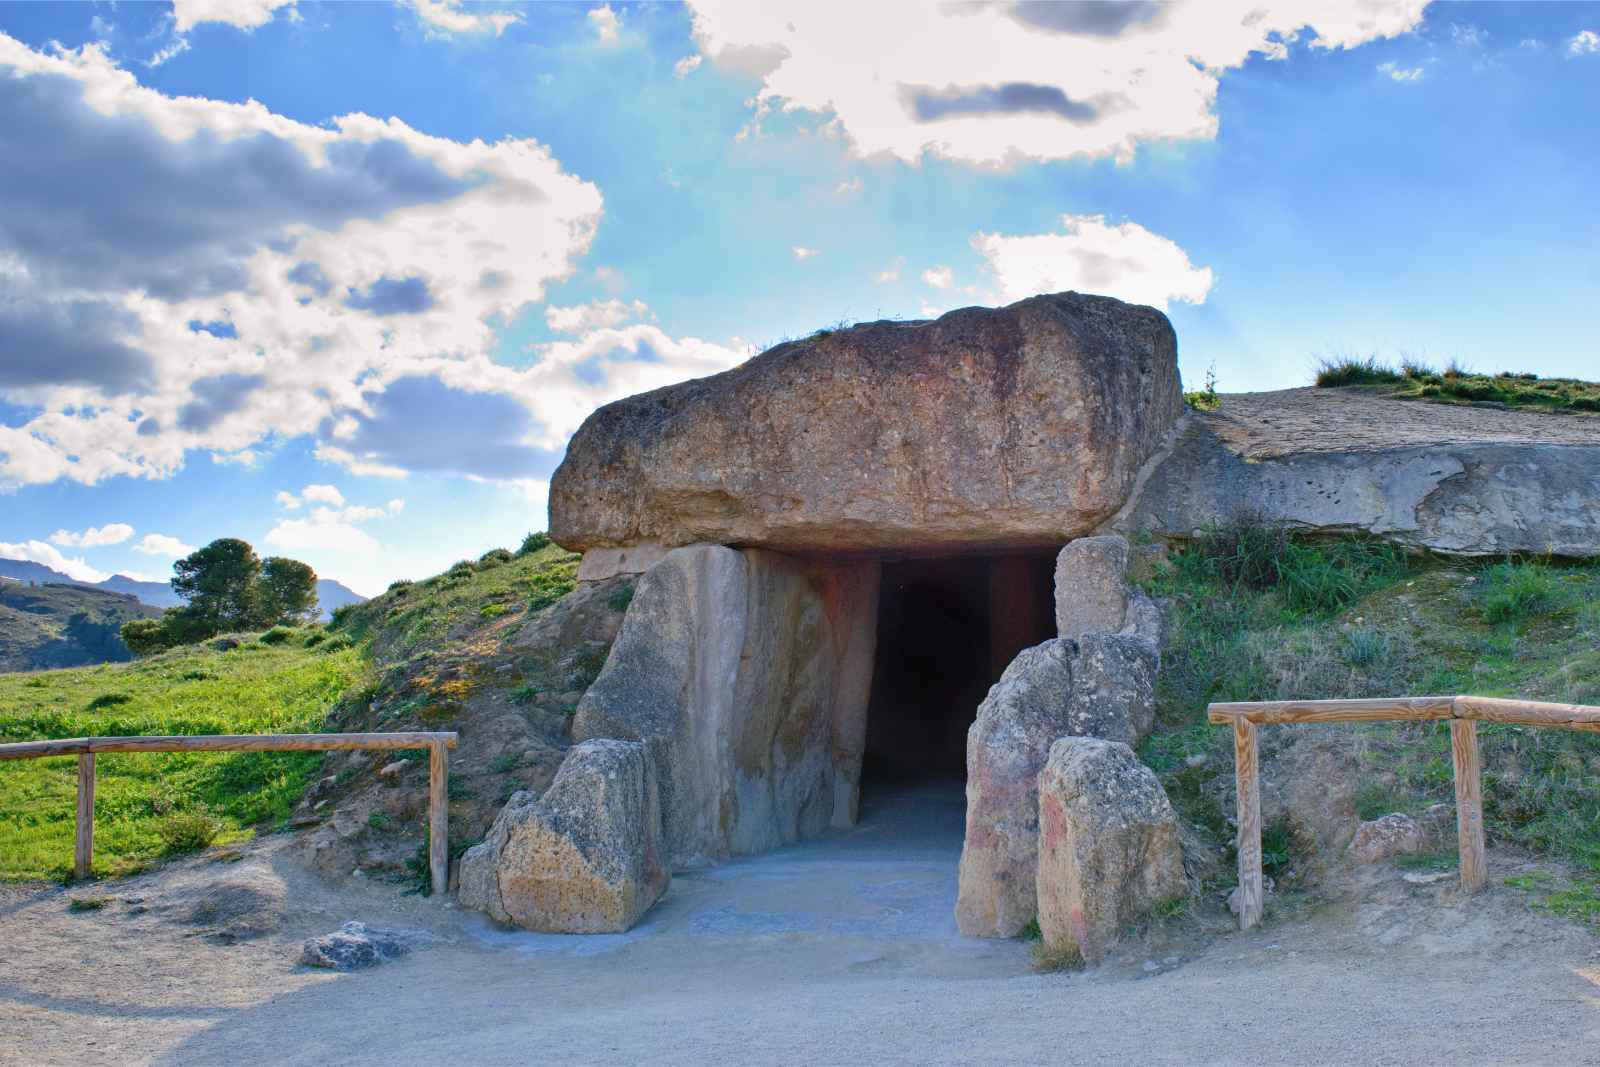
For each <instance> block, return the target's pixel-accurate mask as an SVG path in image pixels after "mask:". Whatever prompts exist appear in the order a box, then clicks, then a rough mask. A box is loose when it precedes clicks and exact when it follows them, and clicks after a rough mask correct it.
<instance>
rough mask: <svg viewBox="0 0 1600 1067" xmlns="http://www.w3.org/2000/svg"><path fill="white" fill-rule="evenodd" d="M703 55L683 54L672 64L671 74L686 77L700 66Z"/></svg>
mask: <svg viewBox="0 0 1600 1067" xmlns="http://www.w3.org/2000/svg"><path fill="white" fill-rule="evenodd" d="M703 58H704V57H703V56H697V55H696V56H684V57H683V58H682V59H680V60H678V61H677V62H676V63H674V64H673V65H672V74H673V76H674V77H677V78H687V77H688V76H689V75H690V74H692V73H694V71H695V70H696V69H697V68H698V67H699V66H700V62H701V60H702V59H703Z"/></svg>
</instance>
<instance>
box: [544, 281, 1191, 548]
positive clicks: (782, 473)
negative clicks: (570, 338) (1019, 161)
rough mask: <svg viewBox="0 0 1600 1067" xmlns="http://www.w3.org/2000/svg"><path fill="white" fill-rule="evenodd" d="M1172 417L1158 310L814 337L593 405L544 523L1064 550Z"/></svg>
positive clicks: (980, 318)
mask: <svg viewBox="0 0 1600 1067" xmlns="http://www.w3.org/2000/svg"><path fill="white" fill-rule="evenodd" d="M1181 410H1182V400H1181V396H1180V386H1179V381H1178V371H1177V360H1176V339H1175V335H1174V333H1173V330H1172V326H1171V324H1170V323H1168V321H1167V318H1166V316H1165V315H1163V314H1161V312H1159V311H1156V310H1155V309H1153V308H1149V307H1140V306H1136V305H1133V304H1124V303H1122V302H1121V301H1119V300H1114V299H1111V298H1110V297H1102V296H1085V295H1082V294H1079V293H1059V294H1056V295H1053V296H1038V297H1033V298H1031V299H1028V300H1023V301H1021V302H1019V303H1016V304H1012V305H1011V306H1009V307H1004V308H965V309H962V310H960V311H952V312H950V313H949V314H947V315H945V316H943V317H941V318H939V319H937V320H934V321H931V322H873V323H865V324H862V325H859V326H855V327H852V328H850V329H845V330H838V331H823V332H820V333H818V334H815V335H813V336H811V337H808V338H806V339H804V340H800V341H792V342H789V343H786V344H782V345H779V346H777V347H776V348H773V349H771V350H769V351H767V352H764V353H762V354H761V355H759V356H757V357H755V358H754V359H752V360H750V361H749V362H747V363H745V364H743V365H741V366H739V367H736V368H734V369H733V370H730V371H727V372H725V373H722V374H718V375H714V376H712V377H709V378H702V379H699V380H697V381H690V382H683V383H681V384H678V385H673V386H668V387H667V388H664V389H658V390H656V391H654V392H651V393H645V394H642V395H639V396H633V397H629V398H627V399H625V400H620V401H617V402H616V403H613V404H608V405H607V406H605V407H603V408H601V409H600V410H598V411H596V412H595V413H594V414H592V415H591V416H589V418H588V419H587V420H585V422H584V423H583V426H582V427H581V428H580V429H579V430H578V432H577V434H576V435H575V436H574V437H573V439H572V442H571V444H570V445H569V446H568V449H567V455H566V458H565V459H564V460H563V461H562V463H561V466H560V467H559V468H558V469H557V470H556V473H555V476H554V478H553V479H552V481H551V487H550V533H551V536H552V537H553V538H554V539H555V540H556V541H557V542H558V543H560V544H561V545H563V546H565V547H566V548H568V549H571V550H574V551H588V550H594V549H602V548H615V547H619V546H656V545H661V546H667V547H671V546H676V545H688V544H695V543H716V544H739V545H749V546H762V547H768V548H777V549H786V550H793V551H799V550H805V551H812V552H816V551H856V550H867V551H883V550H907V549H910V550H924V551H925V550H936V549H939V548H941V547H959V548H960V549H962V550H973V549H975V548H982V547H988V548H1015V547H1041V546H1046V545H1059V544H1061V543H1063V542H1065V541H1067V540H1070V539H1071V538H1073V537H1076V536H1078V535H1080V534H1084V533H1088V532H1090V531H1091V530H1093V529H1094V528H1095V527H1096V526H1098V525H1099V524H1100V523H1102V522H1103V521H1104V520H1106V519H1108V518H1109V517H1111V516H1112V515H1113V514H1114V513H1115V512H1116V511H1117V510H1118V508H1120V507H1121V506H1122V504H1123V503H1124V501H1125V499H1126V498H1127V495H1128V493H1129V492H1130V490H1131V489H1132V487H1133V484H1134V480H1135V476H1136V474H1137V472H1138V470H1139V468H1140V465H1141V464H1143V463H1144V462H1145V460H1146V459H1147V458H1149V457H1150V456H1151V455H1152V454H1153V453H1154V452H1155V451H1156V450H1157V448H1158V446H1159V445H1160V443H1161V442H1162V440H1163V437H1164V436H1165V435H1166V433H1167V431H1168V430H1169V429H1170V428H1171V427H1172V426H1173V425H1174V423H1175V422H1176V420H1177V419H1178V416H1179V414H1180V412H1181ZM650 551H654V548H651V549H650ZM629 566H630V565H629V564H628V563H627V562H626V561H622V560H620V559H618V558H611V557H610V556H607V557H604V558H601V557H597V559H596V562H595V563H594V565H593V566H591V567H590V574H591V575H592V576H594V577H600V576H602V575H603V574H609V573H613V572H617V573H621V571H619V570H618V568H619V567H620V568H623V569H624V570H626V569H628V567H629Z"/></svg>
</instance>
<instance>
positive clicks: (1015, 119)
mask: <svg viewBox="0 0 1600 1067" xmlns="http://www.w3.org/2000/svg"><path fill="white" fill-rule="evenodd" d="M1426 6H1427V2H1426V0H1362V2H1360V3H1349V2H1342V0H1317V2H1307V0H1207V2H1205V3H1189V4H1161V3H1146V2H1140V3H1129V4H1078V3H1074V4H1047V3H1039V4H1017V3H1012V2H996V3H959V4H957V3H951V4H942V5H938V6H934V5H922V4H914V5H913V4H905V3H879V4H861V3H856V2H847V0H818V2H815V3H810V4H806V5H803V6H795V5H780V4H753V3H749V2H748V0H694V2H693V9H694V35H695V43H696V45H697V47H698V48H699V50H700V53H701V54H702V55H704V56H706V57H707V58H709V59H711V60H712V61H713V62H715V63H717V64H718V65H720V66H723V67H725V68H727V69H730V70H734V71H738V72H740V73H743V74H745V75H747V76H751V77H755V78H758V79H759V80H760V82H761V88H760V90H759V91H758V92H757V94H756V95H755V97H754V100H753V107H754V118H753V120H752V123H753V126H754V127H755V128H756V129H757V130H759V127H760V123H761V121H762V118H763V117H764V116H765V115H766V114H768V113H770V112H772V111H775V110H795V109H803V110H808V111H813V112H817V113H819V114H829V113H831V114H832V115H834V116H836V117H837V120H838V122H839V124H840V126H841V127H842V130H843V132H844V133H845V134H846V135H847V136H848V138H849V139H850V141H851V142H852V144H853V146H854V147H855V149H856V150H857V151H858V152H859V153H860V154H862V155H873V154H876V153H880V152H887V153H890V154H892V155H895V156H898V157H900V158H901V159H905V160H909V161H915V160H918V159H920V158H921V157H922V156H923V154H924V153H925V152H927V153H933V154H935V155H939V156H945V157H949V158H952V159H961V160H966V161H969V162H974V163H984V164H1004V163H1007V162H1009V161H1011V160H1013V159H1015V158H1017V157H1024V158H1036V159H1067V158H1071V157H1077V156H1086V157H1098V156H1106V155H1112V156H1115V157H1117V158H1118V159H1120V160H1127V159H1129V158H1131V156H1132V154H1133V152H1134V150H1135V148H1136V147H1137V146H1138V145H1140V144H1142V143H1146V142H1151V141H1162V140H1169V139H1174V138H1177V139H1194V138H1199V139H1210V138H1214V137H1215V136H1216V133H1217V116H1216V111H1215V103H1216V97H1217V85H1218V81H1219V79H1220V78H1221V76H1222V75H1223V74H1224V73H1225V72H1226V71H1228V70H1229V69H1232V68H1236V67H1239V66H1241V65H1242V64H1243V63H1244V62H1245V61H1246V60H1247V59H1248V58H1249V57H1250V56H1252V55H1259V56H1262V57H1265V58H1267V59H1270V60H1279V59H1284V58H1287V57H1288V55H1289V51H1290V45H1291V44H1292V43H1294V42H1297V41H1303V42H1307V43H1308V44H1309V45H1310V47H1312V48H1322V49H1336V48H1354V47H1357V46H1359V45H1361V44H1364V43H1366V42H1368V41H1373V40H1378V39H1380V38H1386V37H1393V36H1396V35H1399V34H1402V33H1405V32H1407V31H1409V30H1412V29H1414V28H1415V27H1416V26H1417V25H1419V24H1420V23H1421V21H1422V13H1423V9H1424V8H1425V7H1426ZM885 41H891V42H893V45H894V46H893V47H892V48H886V47H885V46H884V42H885ZM980 42H981V47H980V46H978V44H979V43H980Z"/></svg>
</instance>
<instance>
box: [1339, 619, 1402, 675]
mask: <svg viewBox="0 0 1600 1067" xmlns="http://www.w3.org/2000/svg"><path fill="white" fill-rule="evenodd" d="M1391 645H1392V642H1391V641H1390V639H1389V635H1388V634H1385V633H1384V632H1383V631H1381V630H1374V629H1373V628H1372V627H1370V626H1361V627H1357V628H1356V629H1354V630H1347V631H1345V635H1344V658H1345V661H1346V662H1348V663H1349V664H1350V665H1351V666H1354V667H1372V666H1376V665H1377V664H1379V663H1382V662H1383V661H1384V660H1386V659H1387V658H1388V657H1389V651H1390V648H1391Z"/></svg>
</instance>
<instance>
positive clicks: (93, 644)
mask: <svg viewBox="0 0 1600 1067" xmlns="http://www.w3.org/2000/svg"><path fill="white" fill-rule="evenodd" d="M160 614H161V612H159V611H158V610H156V609H155V608H152V607H148V606H146V605H144V604H140V603H139V602H138V601H136V600H134V599H133V598H131V597H126V596H122V595H120V594H117V593H107V592H102V591H101V590H98V589H86V588H84V587H83V586H79V585H27V584H25V583H23V582H13V581H8V580H0V671H30V670H39V669H42V668H47V667H75V666H79V665H82V664H88V663H107V662H119V661H123V660H128V659H132V658H133V656H132V653H130V652H129V651H128V646H127V645H124V644H123V643H122V639H121V638H120V637H119V636H118V635H117V633H118V631H119V630H120V629H121V628H122V624H123V623H125V622H128V621H130V620H132V619H145V618H153V617H154V616H157V615H160Z"/></svg>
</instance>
